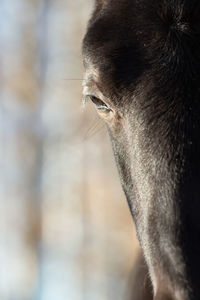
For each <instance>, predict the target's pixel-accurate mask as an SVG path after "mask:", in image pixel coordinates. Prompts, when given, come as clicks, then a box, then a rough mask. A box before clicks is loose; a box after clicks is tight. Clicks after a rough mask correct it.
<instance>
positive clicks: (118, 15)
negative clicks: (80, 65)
mask: <svg viewBox="0 0 200 300" xmlns="http://www.w3.org/2000/svg"><path fill="white" fill-rule="evenodd" d="M97 2H98V1H97ZM99 3H103V4H102V5H101V7H100V8H99V7H98V8H97V9H96V10H95V12H94V14H93V16H92V18H91V20H90V23H89V26H88V31H87V34H86V36H85V39H84V43H83V54H84V60H85V64H86V68H87V67H90V68H91V65H92V69H93V70H94V69H95V70H96V71H97V72H98V74H99V76H100V79H102V78H103V80H104V86H105V83H109V84H112V86H119V85H123V84H125V85H129V84H130V83H132V82H134V81H135V79H137V78H139V77H140V75H141V74H142V72H143V70H144V65H146V62H145V57H146V54H145V51H146V50H145V47H144V44H145V42H144V40H145V37H143V36H142V30H143V32H145V28H144V27H146V25H145V22H146V21H147V19H146V18H145V17H144V16H142V15H141V14H144V10H142V8H143V6H142V5H141V4H140V5H139V4H138V3H139V1H137V0H130V1H127V0H126V1H124V0H119V1H112V0H107V1H103V2H102V1H100V2H99ZM141 20H142V22H140V21H141Z"/></svg>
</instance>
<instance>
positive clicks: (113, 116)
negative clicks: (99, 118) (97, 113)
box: [104, 112, 123, 136]
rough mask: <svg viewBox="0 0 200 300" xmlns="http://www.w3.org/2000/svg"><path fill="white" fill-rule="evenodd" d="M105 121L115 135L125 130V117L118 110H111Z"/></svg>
mask: <svg viewBox="0 0 200 300" xmlns="http://www.w3.org/2000/svg"><path fill="white" fill-rule="evenodd" d="M104 121H105V122H106V123H107V126H108V127H109V129H110V130H111V132H112V134H113V135H114V136H117V135H118V134H120V133H121V132H122V131H123V118H122V117H121V116H120V115H119V114H118V113H117V112H111V113H110V114H107V116H105V117H104Z"/></svg>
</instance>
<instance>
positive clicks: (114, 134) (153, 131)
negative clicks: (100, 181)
mask: <svg viewBox="0 0 200 300" xmlns="http://www.w3.org/2000/svg"><path fill="white" fill-rule="evenodd" d="M83 56H84V65H85V68H86V75H85V78H86V80H85V83H84V96H85V97H88V98H90V99H91V101H92V102H93V103H94V104H95V106H96V108H97V111H98V113H99V114H100V115H101V117H102V118H103V119H104V120H105V122H106V123H107V127H108V131H109V134H110V137H111V141H112V145H113V150H114V154H115V158H116V163H117V166H118V169H119V174H120V178H121V183H122V187H123V189H124V192H125V195H126V197H127V200H128V203H129V206H130V210H131V213H132V215H133V219H134V221H135V224H136V229H137V235H138V239H139V241H140V244H141V247H142V250H143V254H144V257H145V260H146V263H147V266H148V272H149V276H150V278H151V282H152V286H153V293H154V299H156V300H194V299H195V300H199V299H200V275H199V270H200V138H199V135H200V2H199V1H197V0H158V1H155V0H101V1H100V0H99V1H96V5H95V9H94V12H93V15H92V18H91V20H90V22H89V25H88V30H87V34H86V36H85V39H84V42H83ZM138 299H139V298H138ZM140 299H145V297H143V298H142V296H141V298H140Z"/></svg>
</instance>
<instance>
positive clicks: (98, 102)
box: [87, 95, 111, 112]
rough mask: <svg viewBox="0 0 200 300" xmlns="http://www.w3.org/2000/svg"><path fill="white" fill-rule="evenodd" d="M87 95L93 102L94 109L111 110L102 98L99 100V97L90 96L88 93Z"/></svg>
mask: <svg viewBox="0 0 200 300" xmlns="http://www.w3.org/2000/svg"><path fill="white" fill-rule="evenodd" d="M87 97H88V98H89V99H90V100H91V101H92V102H93V103H94V105H95V107H96V109H98V110H101V111H105V112H109V111H111V109H110V107H109V106H108V105H107V104H105V103H104V102H103V101H102V100H100V99H99V98H97V97H95V96H92V95H88V96H87Z"/></svg>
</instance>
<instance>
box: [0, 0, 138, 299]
mask: <svg viewBox="0 0 200 300" xmlns="http://www.w3.org/2000/svg"><path fill="white" fill-rule="evenodd" d="M91 11H92V0H14V1H13V0H1V2H0V28H1V29H0V85H1V88H0V94H1V96H0V170H1V171H0V177H1V178H0V265H1V268H0V299H1V300H32V299H33V300H68V299H69V300H108V299H109V300H112V299H114V300H125V299H130V297H129V296H130V292H129V290H130V282H131V274H132V272H133V268H134V262H135V260H136V256H137V251H136V250H137V249H138V244H137V241H136V237H135V233H134V225H133V222H132V220H131V217H130V213H129V210H128V205H127V203H126V200H125V197H124V195H123V192H122V190H121V186H120V182H119V179H118V174H117V170H116V167H115V164H114V158H113V155H112V151H111V146H110V142H109V139H108V135H107V132H106V130H105V126H104V124H103V122H102V121H101V120H99V119H98V117H97V114H96V112H95V110H94V109H93V107H92V105H90V104H89V103H88V104H87V105H86V107H85V108H84V109H83V108H82V105H81V93H82V87H81V85H82V79H83V67H82V58H81V42H82V38H83V36H84V33H85V31H86V25H87V21H88V18H89V15H90V14H91Z"/></svg>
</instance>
